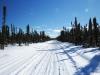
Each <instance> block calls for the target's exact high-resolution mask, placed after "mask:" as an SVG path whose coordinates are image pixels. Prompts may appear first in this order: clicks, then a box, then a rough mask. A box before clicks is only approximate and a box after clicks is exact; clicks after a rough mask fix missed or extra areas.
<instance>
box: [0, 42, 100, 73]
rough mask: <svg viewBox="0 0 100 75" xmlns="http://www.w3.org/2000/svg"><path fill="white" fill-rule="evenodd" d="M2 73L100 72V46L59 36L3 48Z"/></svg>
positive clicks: (0, 66) (0, 65) (0, 64)
mask: <svg viewBox="0 0 100 75" xmlns="http://www.w3.org/2000/svg"><path fill="white" fill-rule="evenodd" d="M0 75H100V49H99V48H82V46H74V45H73V44H71V43H67V42H66V43H62V42H59V41H56V40H52V41H47V42H44V43H34V44H30V45H29V46H24V45H23V46H17V45H15V46H11V45H9V46H8V47H6V48H5V50H0Z"/></svg>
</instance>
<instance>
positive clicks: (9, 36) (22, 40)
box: [0, 24, 50, 49]
mask: <svg viewBox="0 0 100 75" xmlns="http://www.w3.org/2000/svg"><path fill="white" fill-rule="evenodd" d="M47 40H50V37H49V36H47V35H46V34H45V31H40V33H38V32H37V31H36V30H34V31H33V30H32V31H30V26H29V24H28V25H27V26H26V32H24V31H23V30H22V29H21V28H19V29H17V28H16V27H15V26H14V25H13V24H11V27H9V26H8V25H3V26H2V28H1V30H0V48H1V49H4V47H5V46H7V44H12V45H14V44H18V45H19V46H21V44H25V45H28V44H29V43H35V42H44V41H47Z"/></svg>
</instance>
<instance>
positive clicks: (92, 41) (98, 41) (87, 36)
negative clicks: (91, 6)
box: [57, 17, 100, 47]
mask: <svg viewBox="0 0 100 75" xmlns="http://www.w3.org/2000/svg"><path fill="white" fill-rule="evenodd" d="M71 26H72V28H71V29H70V30H69V29H66V27H63V30H61V32H60V35H59V36H58V37H57V40H59V41H62V42H71V43H74V44H75V45H83V46H84V47H97V46H98V47H100V26H99V24H98V22H97V19H96V17H94V18H93V19H91V18H90V19H89V23H88V24H86V25H85V26H82V25H81V24H80V23H79V22H78V21H77V17H75V21H74V23H72V22H71Z"/></svg>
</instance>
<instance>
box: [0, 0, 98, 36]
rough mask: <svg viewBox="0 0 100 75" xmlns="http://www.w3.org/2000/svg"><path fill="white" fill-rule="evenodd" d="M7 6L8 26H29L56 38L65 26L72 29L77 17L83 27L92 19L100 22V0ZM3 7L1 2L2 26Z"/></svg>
mask: <svg viewBox="0 0 100 75" xmlns="http://www.w3.org/2000/svg"><path fill="white" fill-rule="evenodd" d="M5 3H6V6H7V24H8V25H10V24H11V23H12V24H15V26H17V27H21V28H25V26H26V25H27V24H30V26H31V27H33V28H34V29H37V30H39V31H40V30H45V31H46V32H47V33H48V34H49V35H50V36H52V37H55V36H57V35H58V34H59V30H61V29H62V27H63V26H66V27H67V28H70V27H71V26H70V23H71V21H73V22H74V17H75V16H76V17H77V18H78V20H79V21H80V22H81V24H82V25H85V24H86V23H88V20H89V18H90V17H94V16H95V17H97V21H98V22H100V15H99V14H100V0H5ZM2 5H3V0H0V25H1V23H2V20H1V19H2Z"/></svg>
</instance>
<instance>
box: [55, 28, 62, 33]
mask: <svg viewBox="0 0 100 75" xmlns="http://www.w3.org/2000/svg"><path fill="white" fill-rule="evenodd" d="M60 31H61V29H54V30H53V32H56V33H59V32H60Z"/></svg>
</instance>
